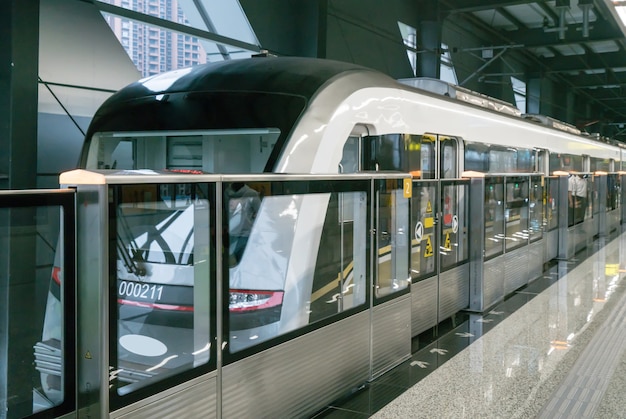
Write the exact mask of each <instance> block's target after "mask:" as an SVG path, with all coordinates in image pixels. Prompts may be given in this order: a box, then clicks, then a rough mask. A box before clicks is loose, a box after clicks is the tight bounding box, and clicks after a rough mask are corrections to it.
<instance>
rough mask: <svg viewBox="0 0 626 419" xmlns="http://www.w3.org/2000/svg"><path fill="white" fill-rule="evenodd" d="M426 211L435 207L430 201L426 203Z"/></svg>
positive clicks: (431, 210)
mask: <svg viewBox="0 0 626 419" xmlns="http://www.w3.org/2000/svg"><path fill="white" fill-rule="evenodd" d="M426 212H433V207H432V205H430V201H428V203H427V204H426Z"/></svg>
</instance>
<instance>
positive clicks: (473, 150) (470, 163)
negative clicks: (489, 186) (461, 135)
mask: <svg viewBox="0 0 626 419" xmlns="http://www.w3.org/2000/svg"><path fill="white" fill-rule="evenodd" d="M465 170H472V171H476V172H483V173H488V172H489V146H488V145H485V144H479V143H469V142H467V143H465Z"/></svg>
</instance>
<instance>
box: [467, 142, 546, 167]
mask: <svg viewBox="0 0 626 419" xmlns="http://www.w3.org/2000/svg"><path fill="white" fill-rule="evenodd" d="M535 158H536V157H535V153H534V152H533V151H532V150H529V149H524V148H512V147H502V146H497V145H490V144H478V143H469V142H468V143H466V144H465V170H475V171H478V172H483V173H515V172H517V173H530V172H534V171H535Z"/></svg>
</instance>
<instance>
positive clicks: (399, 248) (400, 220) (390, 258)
mask: <svg viewBox="0 0 626 419" xmlns="http://www.w3.org/2000/svg"><path fill="white" fill-rule="evenodd" d="M378 203H379V215H378V228H377V229H376V231H377V238H378V240H377V241H378V275H377V277H376V296H378V297H382V296H385V295H389V294H392V293H394V292H397V291H400V290H403V289H405V288H406V287H407V286H408V285H409V281H408V269H409V240H410V239H409V237H410V236H409V235H410V233H409V230H408V225H407V222H408V218H409V209H408V206H409V205H408V200H407V199H404V198H403V191H402V189H396V190H392V191H390V192H382V193H380V194H379V199H378Z"/></svg>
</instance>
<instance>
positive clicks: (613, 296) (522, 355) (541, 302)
mask: <svg viewBox="0 0 626 419" xmlns="http://www.w3.org/2000/svg"><path fill="white" fill-rule="evenodd" d="M624 267H626V233H622V234H621V235H620V236H618V237H615V238H611V239H606V240H605V239H599V240H596V241H595V242H594V245H593V247H591V248H590V249H588V250H587V251H583V252H581V253H580V254H577V255H576V257H575V258H574V259H573V260H570V261H568V262H558V263H555V264H554V265H552V266H551V267H550V268H549V269H547V270H546V271H545V272H544V274H543V276H542V277H541V278H538V279H537V280H535V281H533V282H532V283H531V284H529V285H528V286H527V287H524V288H522V289H520V290H518V291H517V292H515V293H514V294H513V295H512V296H510V297H509V298H507V300H505V301H504V302H502V303H501V304H499V305H497V306H496V307H495V308H493V309H492V310H490V311H489V312H488V313H484V315H477V314H464V313H461V314H459V315H458V316H456V318H455V319H454V322H448V323H447V324H446V325H442V327H441V330H445V331H446V332H445V333H443V334H441V333H440V336H439V337H438V338H432V337H429V336H428V334H422V335H420V336H419V337H418V338H416V339H415V340H414V342H413V348H414V351H413V352H414V353H413V356H412V358H411V359H409V360H408V361H406V362H404V363H402V364H401V365H399V366H398V367H396V368H394V369H393V370H391V371H389V372H388V373H386V374H384V375H383V376H381V377H380V378H378V379H377V380H375V381H373V382H371V383H368V384H366V385H364V386H363V387H362V388H360V389H358V390H356V391H355V392H354V393H352V394H351V395H348V396H346V397H345V398H343V399H341V400H338V401H336V402H335V403H333V404H331V405H330V406H328V408H327V409H325V410H324V411H322V412H320V413H319V414H318V415H316V416H315V418H316V419H317V418H368V417H374V418H400V417H402V418H535V417H545V418H548V417H549V418H553V417H563V418H565V417H590V418H593V417H595V418H626V397H625V396H624V394H626V380H625V379H624V377H625V376H626V350H625V348H626V315H625V314H626V281H623V280H622V277H623V276H624V272H626V271H625V270H624ZM431 336H432V332H431Z"/></svg>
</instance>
